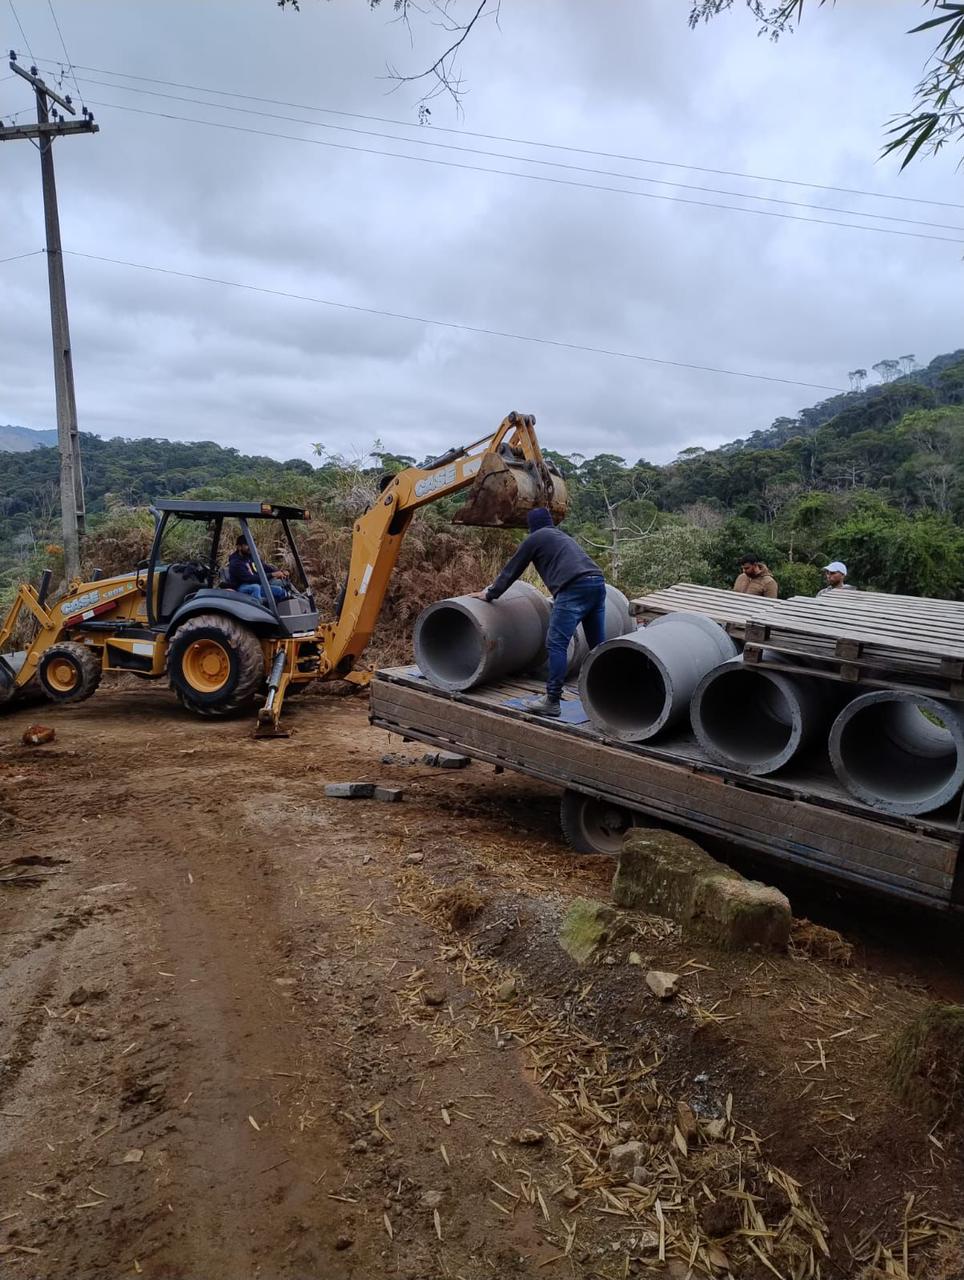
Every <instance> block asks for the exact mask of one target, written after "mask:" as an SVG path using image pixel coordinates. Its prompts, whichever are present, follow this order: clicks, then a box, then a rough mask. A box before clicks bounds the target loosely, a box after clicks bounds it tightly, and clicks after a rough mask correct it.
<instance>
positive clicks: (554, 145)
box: [46, 59, 964, 209]
mask: <svg viewBox="0 0 964 1280" xmlns="http://www.w3.org/2000/svg"><path fill="white" fill-rule="evenodd" d="M46 61H50V59H46ZM77 70H79V71H92V72H93V73H94V74H95V75H106V76H122V77H123V78H124V79H125V80H138V81H140V82H141V83H142V84H160V85H164V86H165V87H167V88H169V89H190V90H191V91H192V92H195V93H208V94H214V95H216V96H217V97H222V98H240V99H242V100H243V101H245V102H260V103H262V104H264V105H266V106H274V107H292V108H294V109H295V110H298V111H315V112H319V113H321V114H324V115H335V116H344V117H346V118H347V119H351V120H366V121H368V122H369V123H371V124H389V125H396V126H398V127H400V128H403V129H424V126H421V125H416V124H413V123H412V122H411V121H409V120H397V119H392V118H390V117H386V116H373V115H365V114H362V113H360V112H355V111H340V110H338V109H336V108H334V107H316V106H311V105H306V104H305V103H301V102H286V101H284V100H283V99H279V98H262V97H257V96H255V95H254V94H246V93H237V92H235V91H232V90H228V89H210V88H208V87H207V86H205V85H196V84H183V83H180V82H178V81H176V80H159V79H155V78H153V77H151V76H138V75H134V74H133V73H132V72H128V71H110V70H106V69H105V68H103V67H88V66H82V65H80V64H77ZM111 87H114V88H118V89H123V88H125V87H126V86H124V85H116V86H111ZM210 105H211V106H214V105H216V104H214V103H211V104H210ZM429 128H430V130H431V131H432V132H433V133H454V134H456V135H457V136H459V137H466V138H478V139H480V140H482V141H484V142H508V143H511V144H512V145H514V146H523V147H545V148H547V149H549V150H552V151H568V152H571V153H572V154H574V155H589V156H599V157H601V158H602V159H604V160H625V161H629V162H631V163H633V164H650V165H657V166H663V167H664V168H669V169H687V170H690V171H692V172H694V173H710V174H715V175H716V176H717V177H724V178H743V179H745V180H748V181H752V182H774V183H778V184H780V185H784V186H791V187H807V188H809V189H811V190H813V191H832V192H835V193H837V194H838V195H850V196H866V197H868V198H869V199H871V200H898V201H901V202H903V203H905V204H929V205H935V206H937V207H938V208H943V209H964V204H959V203H955V202H953V201H948V200H928V199H925V198H924V197H922V196H902V195H893V194H890V193H888V192H884V191H866V190H863V189H861V188H860V187H836V186H830V185H828V184H826V183H819V182H805V181H803V180H802V179H799V178H777V177H774V176H773V175H772V174H760V173H741V172H739V171H737V170H732V169H713V168H709V167H708V166H705V165H693V164H683V163H682V162H680V161H674V160H654V159H653V158H652V157H646V156H633V155H625V154H622V153H620V152H615V151H599V150H595V149H593V148H591V147H573V146H567V145H565V144H563V143H558V142H543V141H540V140H538V139H533V138H512V137H507V136H505V135H502V134H497V133H478V132H474V131H473V130H471V129H454V128H450V127H447V126H445V125H431V126H429Z"/></svg>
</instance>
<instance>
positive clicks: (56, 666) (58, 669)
mask: <svg viewBox="0 0 964 1280" xmlns="http://www.w3.org/2000/svg"><path fill="white" fill-rule="evenodd" d="M46 675H47V683H48V684H49V685H50V687H51V689H55V690H56V691H57V693H70V691H71V689H75V688H76V687H77V681H78V679H79V677H78V674H77V668H76V667H75V666H74V664H73V663H72V662H69V661H68V660H67V659H66V658H54V660H53V662H51V663H50V665H49V666H48V667H47V672H46Z"/></svg>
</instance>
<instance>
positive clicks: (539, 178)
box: [88, 98, 964, 244]
mask: <svg viewBox="0 0 964 1280" xmlns="http://www.w3.org/2000/svg"><path fill="white" fill-rule="evenodd" d="M88 101H89V102H90V104H91V106H94V107H104V108H107V109H108V110H113V111H125V112H131V111H133V112H134V113H135V114H137V115H141V116H153V117H155V118H156V119H158V120H176V121H179V122H180V123H181V124H195V125H204V126H206V127H207V128H209V129H227V130H230V131H231V132H233V133H249V134H254V135H256V136H259V137H263V138H281V139H283V140H285V141H288V142H303V143H309V144H310V145H311V146H315V147H331V148H334V149H335V150H337V151H353V152H358V153H361V154H363V155H370V156H387V157H388V158H389V159H392V160H408V161H412V162H414V163H416V164H431V165H436V166H438V167H441V168H446V169H464V170H468V171H470V172H473V173H495V174H500V175H501V176H503V177H506V178H519V179H522V180H523V181H526V182H548V183H551V184H552V185H553V186H559V187H583V188H585V189H586V190H590V191H608V192H613V193H615V194H617V195H623V196H633V197H635V198H636V199H639V200H663V201H666V202H668V203H671V204H687V205H694V206H695V207H696V208H698V209H725V210H727V211H729V212H730V213H748V214H752V215H753V216H755V217H759V218H781V219H783V220H784V221H789V222H807V223H810V224H811V225H813V226H821V227H845V228H847V229H849V230H851V231H863V232H870V233H871V234H873V235H882V236H905V237H911V238H913V239H915V240H938V241H941V242H942V243H944V244H964V240H959V239H956V238H955V237H953V236H933V235H929V234H928V233H927V232H924V231H900V230H898V229H897V228H895V227H866V226H861V225H860V224H859V223H855V222H838V221H836V220H835V219H832V218H804V217H801V216H800V215H799V214H796V213H780V212H778V211H777V210H775V209H745V208H743V207H742V206H740V205H733V204H720V203H719V202H718V201H712V200H691V199H689V198H688V197H686V196H669V195H661V194H660V193H659V192H656V191H627V189H626V188H625V187H610V186H606V185H604V184H602V183H598V182H577V181H576V180H575V179H573V178H551V177H549V175H548V174H544V173H513V172H512V171H511V170H510V169H492V168H486V166H485V165H477V164H467V163H466V162H465V161H460V160H439V159H437V158H436V157H434V156H410V155H404V154H402V153H401V152H397V151H384V150H382V149H380V148H376V147H358V146H354V145H352V144H351V143H347V142H332V141H330V140H329V139H325V138H301V137H298V136H297V135H296V134H290V133H272V132H270V131H269V130H267V129H253V128H251V127H250V126H247V125H239V124H226V123H225V122H224V121H220V120H199V119H198V118H197V117H196V116H176V115H171V114H170V113H169V112H165V111H148V110H146V109H145V108H144V107H131V106H128V105H126V104H124V105H121V104H120V103H117V102H97V101H95V100H94V99H92V98H91V99H88ZM520 163H525V161H520Z"/></svg>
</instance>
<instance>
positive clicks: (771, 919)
mask: <svg viewBox="0 0 964 1280" xmlns="http://www.w3.org/2000/svg"><path fill="white" fill-rule="evenodd" d="M792 922H793V916H792V914H791V911H790V903H789V902H788V900H787V898H786V897H785V896H784V895H783V894H782V893H781V892H780V890H779V889H774V888H773V887H772V885H768V884H761V883H760V882H759V881H758V880H743V879H741V878H736V879H734V877H733V876H722V875H702V876H698V877H697V879H696V883H695V886H694V895H693V912H692V915H691V917H690V919H689V921H688V922H687V927H688V928H692V929H696V930H698V931H699V932H700V933H701V934H703V936H704V937H706V938H708V939H709V940H710V941H711V942H715V943H716V944H717V945H718V946H720V947H725V948H726V949H727V950H730V951H743V950H748V949H750V948H753V947H757V948H759V949H760V950H761V951H786V949H787V944H788V943H789V941H790V925H791V924H792Z"/></svg>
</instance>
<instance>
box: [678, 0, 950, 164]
mask: <svg viewBox="0 0 964 1280" xmlns="http://www.w3.org/2000/svg"><path fill="white" fill-rule="evenodd" d="M833 2H835V0H833ZM735 3H736V0H691V8H690V15H689V24H690V26H691V27H697V26H699V25H700V23H702V22H709V21H710V20H711V19H712V18H715V17H716V16H717V15H718V14H720V13H723V12H725V11H726V10H728V9H732V8H733V5H734V4H735ZM744 3H745V5H746V7H747V8H748V9H749V11H750V13H751V15H752V17H753V18H754V19H755V20H756V22H757V23H758V24H759V31H760V34H761V35H766V36H768V37H769V38H770V39H771V40H779V39H780V37H781V36H783V35H789V34H790V33H791V32H792V31H793V29H794V26H799V24H800V20H801V19H802V17H803V12H804V7H805V5H806V3H807V0H782V2H781V3H779V4H772V3H766V2H765V0H744ZM858 3H862V4H864V5H866V4H867V0H858ZM925 3H929V4H930V6H931V7H932V8H933V9H934V11H935V13H934V17H932V18H928V19H927V21H926V22H921V23H920V24H919V25H918V26H916V27H911V29H910V30H909V31H908V33H907V34H908V35H919V34H920V33H921V32H923V31H931V32H934V33H936V34H938V35H939V36H940V39H939V40H938V42H937V46H936V48H935V49H934V52H933V53H932V54H931V56H930V57H929V58H928V60H927V63H926V64H925V68H924V75H923V77H922V79H921V80H920V81H919V82H918V84H917V86H916V88H915V90H914V101H913V104H912V106H911V107H910V109H909V110H907V111H904V112H900V113H898V114H897V115H895V116H892V117H891V119H890V120H889V121H888V122H887V127H886V129H885V135H886V137H887V138H888V139H889V140H888V141H887V142H885V144H884V147H883V150H882V152H881V155H884V156H886V155H891V154H894V153H896V154H897V155H902V156H903V160H902V162H901V166H900V167H901V169H906V167H907V166H908V165H909V164H910V162H911V161H912V160H913V159H914V157H915V156H916V155H918V154H919V153H920V152H922V151H923V152H924V153H925V154H927V155H934V154H936V153H937V152H938V151H940V150H941V148H942V147H944V146H946V145H947V143H951V142H953V143H962V142H964V101H962V93H964V4H962V3H949V2H948V0H925ZM810 4H811V7H812V6H813V5H816V6H817V7H818V8H821V9H822V8H823V7H824V6H825V5H826V4H827V0H810Z"/></svg>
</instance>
